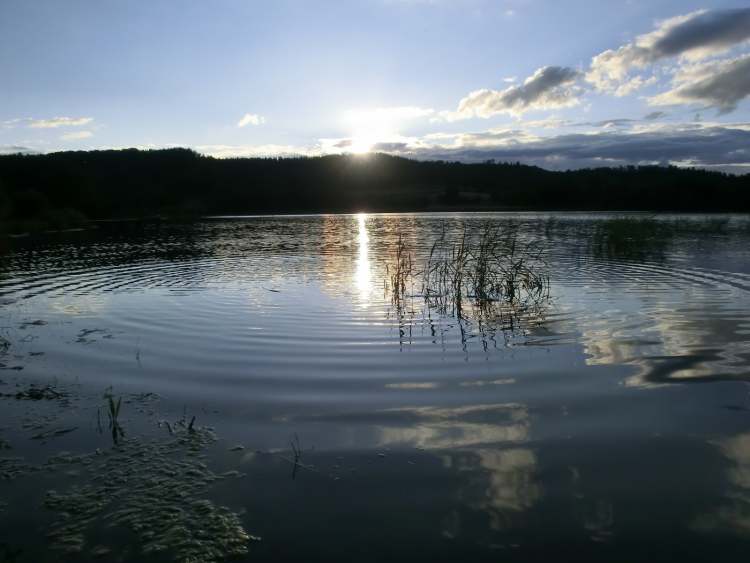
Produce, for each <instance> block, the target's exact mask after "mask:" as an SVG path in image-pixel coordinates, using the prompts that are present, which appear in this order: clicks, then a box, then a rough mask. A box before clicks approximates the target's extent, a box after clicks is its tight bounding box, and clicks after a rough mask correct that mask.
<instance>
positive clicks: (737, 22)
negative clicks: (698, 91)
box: [586, 8, 750, 96]
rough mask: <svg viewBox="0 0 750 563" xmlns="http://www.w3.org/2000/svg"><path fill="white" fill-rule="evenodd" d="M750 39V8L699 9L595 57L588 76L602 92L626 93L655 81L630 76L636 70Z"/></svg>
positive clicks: (713, 51) (699, 56)
mask: <svg viewBox="0 0 750 563" xmlns="http://www.w3.org/2000/svg"><path fill="white" fill-rule="evenodd" d="M748 39H750V8H739V9H734V10H720V11H710V12H709V11H705V10H700V11H697V12H692V13H689V14H686V15H682V16H677V17H674V18H670V19H668V20H665V21H663V22H661V24H660V25H659V26H658V27H657V29H656V30H654V31H652V32H651V33H647V34H645V35H640V36H638V37H636V38H635V40H633V41H632V42H631V43H627V44H625V45H623V46H621V47H620V48H618V49H616V50H612V49H610V50H607V51H604V52H603V53H600V54H599V55H597V56H595V57H594V58H593V59H592V61H591V68H590V70H589V72H588V73H587V74H586V79H587V80H588V81H589V82H590V83H592V84H594V85H595V86H596V88H597V89H599V90H601V91H604V92H609V93H613V94H615V95H618V96H623V95H626V94H629V93H631V92H632V91H634V90H636V89H638V88H641V87H643V86H645V85H646V84H648V83H652V82H653V81H654V79H653V78H651V79H644V78H643V77H641V76H635V77H633V76H631V75H630V73H631V71H632V70H633V69H643V68H645V67H646V66H647V65H650V64H653V63H655V62H657V61H660V60H662V59H667V58H671V57H680V58H682V59H685V60H690V61H698V60H702V59H705V58H707V57H711V56H715V55H718V54H721V53H723V52H725V51H727V50H729V49H730V48H731V47H733V46H734V45H737V44H739V43H742V42H744V41H747V40H748Z"/></svg>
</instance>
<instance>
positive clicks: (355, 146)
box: [347, 131, 378, 154]
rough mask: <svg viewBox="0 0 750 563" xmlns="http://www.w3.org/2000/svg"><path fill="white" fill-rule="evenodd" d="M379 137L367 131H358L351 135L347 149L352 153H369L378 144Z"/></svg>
mask: <svg viewBox="0 0 750 563" xmlns="http://www.w3.org/2000/svg"><path fill="white" fill-rule="evenodd" d="M377 142H378V137H377V135H374V134H372V133H370V132H367V131H362V132H357V133H355V134H354V135H352V137H351V144H350V145H349V146H348V147H347V151H348V152H350V153H352V154H367V153H368V152H370V151H371V150H372V148H373V147H374V146H375V145H376V144H377Z"/></svg>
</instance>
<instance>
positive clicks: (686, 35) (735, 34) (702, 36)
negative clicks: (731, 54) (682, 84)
mask: <svg viewBox="0 0 750 563" xmlns="http://www.w3.org/2000/svg"><path fill="white" fill-rule="evenodd" d="M747 39H750V8H739V9H736V10H721V11H714V12H704V13H701V14H698V15H696V16H695V17H693V18H690V19H689V20H687V21H686V22H684V23H681V24H679V25H675V26H674V27H671V28H669V29H668V31H667V32H666V33H665V34H664V35H663V36H662V37H660V38H659V39H657V40H656V41H655V42H654V43H653V45H651V48H650V49H649V53H648V58H649V60H651V61H654V60H657V59H660V58H664V57H673V56H677V55H681V54H683V53H685V52H689V51H692V50H695V49H706V48H710V49H725V48H727V47H730V46H732V45H734V44H736V43H740V42H742V41H745V40H747Z"/></svg>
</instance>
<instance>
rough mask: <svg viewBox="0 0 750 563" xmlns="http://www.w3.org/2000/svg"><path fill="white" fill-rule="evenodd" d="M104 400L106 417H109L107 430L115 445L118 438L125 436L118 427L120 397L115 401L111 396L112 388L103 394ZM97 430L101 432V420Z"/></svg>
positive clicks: (122, 430)
mask: <svg viewBox="0 0 750 563" xmlns="http://www.w3.org/2000/svg"><path fill="white" fill-rule="evenodd" d="M104 398H105V399H106V400H107V402H106V409H107V416H108V417H109V430H110V432H111V433H112V441H113V442H114V443H115V444H116V443H117V441H118V440H119V439H120V438H123V437H124V436H125V430H124V429H123V428H122V426H121V425H120V420H119V417H120V407H121V406H122V397H118V398H117V400H116V401H115V397H114V395H113V394H112V388H111V387H110V388H108V389H107V391H105V393H104ZM97 416H99V411H97ZM98 423H99V428H100V430H101V419H99V421H98Z"/></svg>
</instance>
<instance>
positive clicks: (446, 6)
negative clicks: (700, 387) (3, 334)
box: [0, 0, 750, 173]
mask: <svg viewBox="0 0 750 563" xmlns="http://www.w3.org/2000/svg"><path fill="white" fill-rule="evenodd" d="M748 96H750V5H748V3H747V2H744V3H743V2H737V1H731V0H726V1H720V0H717V1H713V2H708V1H706V0H703V1H698V2H696V1H693V0H663V1H659V0H622V1H614V0H600V1H596V2H594V1H591V0H580V1H579V0H565V1H560V0H339V1H333V0H271V1H251V0H212V1H211V2H200V1H197V0H196V1H187V0H143V1H136V0H130V1H124V0H89V1H84V0H66V1H64V2H61V1H60V0H51V1H49V0H0V153H10V152H53V151H60V150H89V149H107V148H122V147H138V148H163V147H175V146H181V147H190V148H193V149H195V150H196V151H198V152H200V153H203V154H207V155H212V156H216V157H230V156H286V155H319V154H330V153H355V154H363V155H366V154H369V153H371V152H376V151H377V152H388V153H391V154H397V155H402V156H407V157H412V158H430V159H435V158H439V159H446V160H460V161H467V162H475V161H485V160H488V159H495V160H497V161H513V162H515V161H520V162H524V163H528V164H535V165H539V166H542V167H544V168H547V169H569V168H581V167H588V166H613V165H614V166H619V165H630V164H636V165H637V164H674V165H678V166H698V167H703V168H709V169H718V170H724V171H729V172H737V173H746V172H750V101H748Z"/></svg>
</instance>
